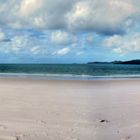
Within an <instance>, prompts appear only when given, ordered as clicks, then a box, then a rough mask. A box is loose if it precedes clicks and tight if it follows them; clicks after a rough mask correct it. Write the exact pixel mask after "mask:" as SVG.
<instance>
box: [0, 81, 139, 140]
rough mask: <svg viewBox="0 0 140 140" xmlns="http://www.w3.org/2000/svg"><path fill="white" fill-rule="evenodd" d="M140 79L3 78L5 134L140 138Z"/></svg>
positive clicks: (0, 118) (28, 139)
mask: <svg viewBox="0 0 140 140" xmlns="http://www.w3.org/2000/svg"><path fill="white" fill-rule="evenodd" d="M139 132H140V80H99V81H58V80H57V81H55V80H37V79H28V78H23V79H22V78H21V79H19V78H15V79H14V78H11V79H8V78H7V79H4V78H1V79H0V140H128V139H130V140H139V139H140V133H139Z"/></svg>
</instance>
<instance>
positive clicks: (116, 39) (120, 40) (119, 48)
mask: <svg viewBox="0 0 140 140" xmlns="http://www.w3.org/2000/svg"><path fill="white" fill-rule="evenodd" d="M102 44H103V46H104V47H107V48H108V49H111V50H112V51H114V52H116V53H119V54H127V53H133V52H136V53H137V52H140V33H139V32H133V33H130V34H128V35H124V36H120V35H114V36H111V37H108V38H105V39H104V40H103V42H102Z"/></svg>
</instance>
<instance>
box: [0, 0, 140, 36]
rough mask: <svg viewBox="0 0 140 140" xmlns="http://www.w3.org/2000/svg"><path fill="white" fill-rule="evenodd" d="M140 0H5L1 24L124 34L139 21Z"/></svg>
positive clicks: (0, 13) (0, 19)
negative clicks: (129, 25)
mask: <svg viewBox="0 0 140 140" xmlns="http://www.w3.org/2000/svg"><path fill="white" fill-rule="evenodd" d="M139 6H140V2H139V1H138V0H123V1H122V0H94V1H93V0H55V1H54V0H40V1H38V0H20V1H19V0H1V1H0V24H1V25H5V26H8V27H11V28H26V29H30V28H31V29H34V28H35V29H47V30H48V29H60V30H61V29H65V30H67V31H69V32H71V31H73V32H77V31H78V32H83V31H92V32H97V33H102V34H107V35H112V34H122V33H124V32H125V31H126V28H127V23H128V20H130V19H131V21H132V22H137V20H138V17H139V14H140V9H139Z"/></svg>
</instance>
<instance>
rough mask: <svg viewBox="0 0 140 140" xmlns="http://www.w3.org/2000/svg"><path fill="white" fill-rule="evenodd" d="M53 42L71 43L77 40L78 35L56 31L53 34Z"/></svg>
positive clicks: (58, 43)
mask: <svg viewBox="0 0 140 140" xmlns="http://www.w3.org/2000/svg"><path fill="white" fill-rule="evenodd" d="M51 42H52V44H54V45H69V44H72V43H74V42H76V37H75V36H73V35H72V34H69V33H67V32H64V31H55V32H52V34H51Z"/></svg>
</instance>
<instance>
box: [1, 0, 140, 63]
mask: <svg viewBox="0 0 140 140" xmlns="http://www.w3.org/2000/svg"><path fill="white" fill-rule="evenodd" d="M139 23H140V0H0V63H87V62H91V61H113V60H130V59H140V24H139Z"/></svg>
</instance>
